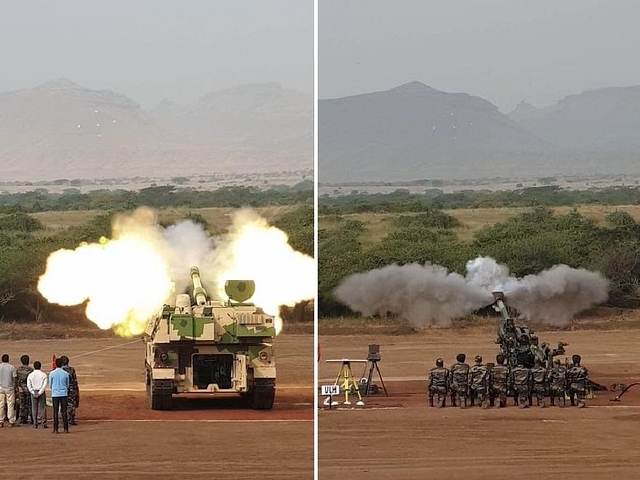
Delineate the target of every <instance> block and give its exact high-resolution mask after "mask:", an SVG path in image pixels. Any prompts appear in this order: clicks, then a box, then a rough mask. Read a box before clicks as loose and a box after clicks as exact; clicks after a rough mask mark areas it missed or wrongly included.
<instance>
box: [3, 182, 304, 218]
mask: <svg viewBox="0 0 640 480" xmlns="http://www.w3.org/2000/svg"><path fill="white" fill-rule="evenodd" d="M313 196H314V190H313V182H310V181H305V182H300V183H299V184H297V185H294V186H291V187H289V186H280V187H278V188H271V189H268V190H262V189H260V188H258V187H247V186H235V187H222V188H218V189H216V190H213V191H203V190H195V189H192V188H178V187H176V186H174V185H161V186H151V187H147V188H143V189H141V190H139V191H130V190H92V191H89V192H86V193H81V192H80V190H79V189H77V188H68V189H65V191H64V192H62V193H50V192H48V191H47V190H46V189H44V188H38V189H35V190H33V191H30V192H24V193H12V194H9V193H5V194H2V195H0V213H5V214H9V213H15V212H26V213H36V212H48V211H67V210H107V211H110V210H132V209H135V208H137V207H140V206H143V205H144V206H148V207H153V208H169V207H187V208H207V207H230V208H240V207H264V206H269V205H297V204H300V203H307V204H312V203H313Z"/></svg>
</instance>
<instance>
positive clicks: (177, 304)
mask: <svg viewBox="0 0 640 480" xmlns="http://www.w3.org/2000/svg"><path fill="white" fill-rule="evenodd" d="M189 275H190V278H191V284H192V286H191V295H189V294H188V293H184V294H179V295H177V296H176V297H175V301H174V302H173V304H165V305H163V306H162V308H161V309H160V310H159V311H158V313H157V314H156V315H155V316H153V317H152V318H151V319H150V320H149V322H148V324H147V328H146V330H145V334H144V337H143V340H144V342H145V371H146V387H147V395H148V401H149V406H150V407H151V409H153V410H166V409H169V408H171V405H172V396H173V395H174V394H181V393H189V394H209V395H211V394H214V395H215V394H219V393H225V394H226V393H235V394H239V395H240V397H241V398H242V399H243V400H244V401H245V403H246V404H247V405H248V406H249V407H251V408H255V409H266V410H269V409H271V408H272V407H273V403H274V398H275V382H276V366H275V355H274V350H273V345H272V343H271V341H272V339H273V338H274V337H275V335H276V330H275V319H274V317H273V316H272V315H268V314H266V313H265V312H264V311H263V310H262V309H261V308H260V307H257V306H255V305H254V304H253V303H248V302H247V301H248V300H249V299H250V298H251V297H252V296H253V293H254V291H255V283H254V282H253V281H252V280H228V281H227V282H226V283H225V293H226V294H227V296H228V300H227V301H220V300H213V299H211V298H210V297H209V295H208V293H207V291H206V290H205V288H204V286H203V285H202V280H201V278H200V271H199V269H198V268H197V267H192V268H191V269H190V272H189Z"/></svg>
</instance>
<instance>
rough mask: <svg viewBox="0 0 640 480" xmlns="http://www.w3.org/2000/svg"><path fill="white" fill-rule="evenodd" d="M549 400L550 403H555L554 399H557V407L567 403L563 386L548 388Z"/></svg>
mask: <svg viewBox="0 0 640 480" xmlns="http://www.w3.org/2000/svg"><path fill="white" fill-rule="evenodd" d="M549 400H550V402H551V405H555V404H556V400H557V401H558V406H559V407H564V406H566V405H567V401H566V400H565V398H564V387H562V388H553V387H552V388H550V389H549Z"/></svg>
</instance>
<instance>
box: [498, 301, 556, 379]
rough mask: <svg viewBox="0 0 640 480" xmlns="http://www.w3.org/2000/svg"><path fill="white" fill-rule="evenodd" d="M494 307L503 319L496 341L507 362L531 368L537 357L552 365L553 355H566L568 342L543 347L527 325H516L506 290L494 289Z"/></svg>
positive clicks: (547, 364)
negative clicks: (506, 303) (510, 310)
mask: <svg viewBox="0 0 640 480" xmlns="http://www.w3.org/2000/svg"><path fill="white" fill-rule="evenodd" d="M491 293H492V294H493V298H494V303H493V305H492V306H493V308H494V310H496V311H497V312H500V315H501V316H502V320H501V321H500V324H499V325H498V337H497V338H496V343H497V344H499V345H500V353H501V354H503V355H504V356H505V358H506V359H507V364H508V365H510V366H512V367H513V366H515V365H518V364H521V365H524V366H525V367H528V368H531V367H533V366H534V365H535V361H536V358H538V359H540V360H541V361H542V363H543V364H545V365H546V366H547V367H549V366H550V364H551V361H552V359H553V357H555V356H557V355H564V354H565V353H566V352H565V349H564V347H566V346H567V345H569V344H568V343H565V342H558V347H557V348H555V349H553V350H551V349H550V348H549V347H546V348H543V346H544V345H546V344H545V343H543V344H542V346H539V345H538V344H537V338H538V337H537V336H535V335H534V332H533V330H531V329H530V328H529V327H528V326H526V325H516V324H515V322H514V321H513V318H511V315H510V314H509V310H508V309H507V306H506V305H505V303H504V292H503V291H501V290H494V291H492V292H491Z"/></svg>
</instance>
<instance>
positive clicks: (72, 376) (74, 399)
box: [60, 355, 80, 425]
mask: <svg viewBox="0 0 640 480" xmlns="http://www.w3.org/2000/svg"><path fill="white" fill-rule="evenodd" d="M60 360H62V369H63V370H64V371H65V372H67V373H68V374H69V397H68V398H67V405H68V406H67V412H68V413H67V414H68V415H69V425H77V423H76V408H78V407H79V406H80V389H79V388H78V377H77V375H76V369H75V368H73V367H72V366H71V365H69V357H67V356H66V355H62V356H61V357H60Z"/></svg>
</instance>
